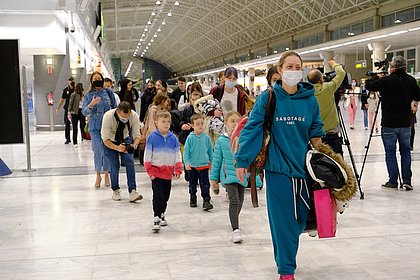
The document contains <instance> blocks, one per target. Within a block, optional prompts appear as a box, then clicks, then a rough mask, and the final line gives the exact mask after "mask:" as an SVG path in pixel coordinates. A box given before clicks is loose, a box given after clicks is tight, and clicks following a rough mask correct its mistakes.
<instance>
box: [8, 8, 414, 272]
mask: <svg viewBox="0 0 420 280" xmlns="http://www.w3.org/2000/svg"><path fill="white" fill-rule="evenodd" d="M9 41H15V42H17V44H16V46H17V53H18V59H19V65H17V67H16V69H19V71H17V73H18V74H17V75H18V81H20V87H19V86H18V87H17V89H18V98H15V97H13V98H14V99H13V98H11V96H12V94H14V93H12V92H10V91H6V90H5V89H6V88H7V86H2V88H1V89H0V95H3V96H6V95H7V94H10V97H7V98H11V99H13V100H15V99H16V100H18V101H19V102H21V104H20V103H19V106H15V107H17V108H18V110H17V111H16V113H15V114H14V115H10V113H8V115H4V114H2V113H0V116H1V119H3V120H2V121H1V122H0V123H2V122H3V123H4V121H13V120H17V122H21V123H22V125H20V128H19V127H17V128H10V126H9V130H10V131H11V132H10V133H9V131H5V130H4V129H3V128H5V127H7V126H5V125H3V124H2V125H1V127H2V132H1V136H0V138H1V139H0V143H1V144H0V279H7V280H9V279H25V280H27V279H40V280H47V279H48V280H49V279H142V280H143V279H144V280H146V279H173V280H178V279H179V280H181V279H182V280H193V279H199V280H236V279H238V280H239V279H241V280H242V279H249V280H251V279H252V280H269V279H279V274H278V270H277V266H276V262H275V260H274V250H273V244H272V239H271V235H270V225H269V220H268V215H267V198H266V190H267V186H266V182H265V181H264V183H263V187H262V188H261V189H258V190H257V193H258V199H259V207H253V205H252V202H251V191H250V189H249V188H247V189H245V200H244V204H243V208H242V211H241V213H240V216H239V220H240V229H241V232H242V238H243V241H242V242H241V243H233V242H232V228H231V226H230V222H229V200H228V197H227V193H226V191H225V189H224V188H221V189H220V192H219V193H218V194H215V193H211V202H212V204H213V206H214V208H213V209H212V210H210V211H204V210H203V209H202V207H201V203H202V198H201V197H200V196H198V207H197V208H192V207H190V204H189V199H190V197H189V193H188V191H189V188H188V182H186V180H185V175H184V174H182V175H181V177H180V178H179V179H174V180H173V181H172V190H171V195H170V199H169V201H168V208H167V212H166V214H165V215H166V220H167V222H168V225H167V226H166V227H162V228H161V229H160V231H159V232H158V233H157V232H155V231H153V230H152V226H153V210H152V195H153V193H152V187H151V181H150V178H149V176H148V174H147V173H146V171H145V167H144V165H142V164H140V161H139V159H138V158H135V159H134V163H135V178H136V181H137V191H138V192H139V193H140V194H141V195H142V196H143V199H142V200H138V201H136V202H134V203H130V202H129V199H128V197H129V193H128V190H127V180H126V176H125V167H121V169H120V174H119V175H120V186H121V196H122V199H121V201H114V200H113V199H112V195H113V192H112V189H111V188H110V187H109V186H105V182H104V180H102V182H101V185H100V187H95V184H96V183H95V167H94V155H93V152H92V141H91V140H84V141H82V139H81V136H80V133H79V136H78V137H79V143H78V145H77V146H76V145H74V143H69V144H67V145H66V144H64V143H65V141H66V139H65V135H64V120H63V110H61V111H59V112H56V109H57V105H58V104H59V100H60V97H61V94H62V92H63V88H65V87H67V86H68V85H67V82H68V78H69V77H72V78H73V80H74V82H75V83H82V84H83V85H84V89H85V91H86V92H87V91H88V89H89V79H90V75H91V74H92V73H93V72H94V71H99V72H101V73H102V74H103V76H104V77H108V78H110V79H111V80H112V81H115V88H114V90H115V91H116V92H118V90H119V88H118V80H120V79H121V77H125V78H128V79H130V80H132V81H133V82H134V87H135V88H137V90H138V92H139V93H140V94H141V93H142V92H143V91H144V89H145V86H146V83H147V81H148V80H149V79H153V80H159V79H160V80H166V81H168V84H169V87H172V88H173V89H175V88H176V87H177V84H176V82H177V78H178V77H181V76H182V77H185V79H186V80H187V82H193V81H195V82H199V83H200V84H201V86H202V88H203V92H204V94H208V93H209V91H210V90H211V88H213V87H214V86H216V82H219V81H218V73H219V72H220V71H224V70H225V69H226V68H227V67H235V68H236V69H238V72H239V77H238V83H239V84H241V85H242V86H243V87H244V88H247V89H249V92H250V96H251V98H253V97H254V94H255V95H257V94H258V93H260V91H261V92H262V91H263V90H265V89H266V88H267V81H266V74H267V69H268V68H269V67H270V66H273V65H275V63H277V61H278V60H279V57H280V55H281V54H282V53H283V52H285V51H288V50H293V51H296V52H298V53H299V54H300V55H301V57H302V59H303V68H304V69H303V70H304V80H305V77H306V73H307V71H308V70H309V69H311V68H317V67H322V66H324V69H323V71H324V73H327V72H330V71H332V69H331V68H330V67H329V66H328V61H329V60H331V59H334V60H335V61H336V62H337V63H339V64H342V65H343V66H344V68H345V70H346V72H347V73H348V74H349V75H348V77H349V78H350V79H354V80H356V81H357V84H358V85H360V84H361V83H362V82H364V81H365V80H366V79H370V78H372V75H375V73H377V72H387V71H388V69H385V68H384V67H383V65H378V62H384V61H385V60H387V61H390V60H391V58H392V57H394V56H397V55H401V56H403V57H404V58H405V60H406V71H407V73H408V74H410V75H412V76H413V77H414V78H415V79H416V80H417V82H419V81H420V1H419V0H405V1H397V0H339V1H338V0H337V1H335V0H324V1H312V0H287V1H277V0H239V1H228V0H217V1H210V0H203V1H201V0H179V1H174V0H162V1H154V0H140V1H132V0H103V1H98V0H37V1H24V0H14V1H11V0H0V44H2V45H1V46H0V48H1V49H3V50H4V48H3V42H9ZM0 59H2V58H0ZM375 62H376V65H375ZM10 69H12V68H10ZM369 71H371V72H373V74H372V73H371V74H370V75H366V74H367V72H369ZM2 73H4V72H2ZM2 81H3V80H2ZM396 94H398V92H396ZM1 98H2V97H1ZM1 100H2V106H5V104H6V103H4V104H3V101H4V100H5V99H1ZM356 104H357V110H356V113H355V122H354V125H353V127H350V120H349V118H350V114H349V107H347V106H346V105H347V104H346V98H345V97H344V96H343V97H342V98H341V100H340V102H339V104H338V108H339V113H340V115H341V118H340V124H341V125H342V126H341V130H340V133H341V135H342V136H344V138H345V140H348V141H345V143H343V146H342V148H343V151H344V160H345V161H346V163H347V164H348V165H349V166H350V167H351V169H352V170H353V172H354V173H355V174H356V176H357V177H358V179H359V180H358V181H359V183H360V184H358V191H357V193H356V195H355V196H354V197H353V198H352V199H351V200H350V201H349V202H348V205H347V207H346V208H345V210H344V212H343V213H338V214H337V231H336V236H335V237H333V238H319V237H318V236H316V237H310V236H309V235H308V234H307V233H303V234H301V235H300V244H299V250H298V254H297V269H296V272H295V276H294V277H295V279H296V280H330V279H331V280H332V279H334V280H336V279H340V280H391V279H405V280H418V279H420V266H419V256H418V253H419V252H420V225H419V221H420V219H419V217H420V206H419V205H420V172H419V170H420V139H419V136H418V135H416V136H415V138H414V143H413V147H412V150H411V169H412V186H413V190H412V191H409V190H407V189H405V188H384V187H381V185H382V184H384V183H385V182H387V181H388V172H387V166H386V163H385V150H384V145H383V142H382V139H381V127H379V130H375V129H372V130H370V129H368V128H367V127H366V125H365V123H364V119H363V111H362V110H361V101H360V97H357V98H356ZM135 106H136V110H137V112H140V108H141V104H140V100H139V101H137V102H135ZM11 107H12V106H11ZM10 110H12V109H10ZM7 112H9V111H7ZM15 116H18V117H16V118H15ZM381 117H382V112H381V109H379V110H378V114H377V118H378V120H380V119H381ZM418 128H419V126H418V125H417V123H414V129H418ZM12 130H13V131H12ZM15 130H16V131H17V132H16V133H15ZM9 134H10V135H9ZM12 134H13V135H12ZM16 135H17V136H20V140H18V141H10V140H9V139H12V138H13V139H15V138H16V137H15V136H16ZM273 137H275V135H274V136H273ZM18 138H19V137H18ZM397 159H398V161H400V155H399V152H398V149H397ZM8 171H10V172H8Z"/></svg>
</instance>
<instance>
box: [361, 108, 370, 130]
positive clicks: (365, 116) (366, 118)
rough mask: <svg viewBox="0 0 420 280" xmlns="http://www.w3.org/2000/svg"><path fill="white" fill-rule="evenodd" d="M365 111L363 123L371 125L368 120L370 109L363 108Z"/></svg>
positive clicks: (367, 125)
mask: <svg viewBox="0 0 420 280" xmlns="http://www.w3.org/2000/svg"><path fill="white" fill-rule="evenodd" d="M362 111H363V124H364V125H365V128H366V127H369V122H368V110H362Z"/></svg>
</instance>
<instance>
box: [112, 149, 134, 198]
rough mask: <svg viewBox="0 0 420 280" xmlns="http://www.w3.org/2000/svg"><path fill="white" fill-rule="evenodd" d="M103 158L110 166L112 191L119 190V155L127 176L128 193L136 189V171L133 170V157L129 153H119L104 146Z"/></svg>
mask: <svg viewBox="0 0 420 280" xmlns="http://www.w3.org/2000/svg"><path fill="white" fill-rule="evenodd" d="M104 153H105V158H106V159H107V160H108V162H109V163H110V165H111V172H110V177H111V188H112V190H113V191H115V190H119V189H120V185H119V174H120V155H121V160H122V162H123V163H124V164H125V173H126V176H127V185H128V192H130V193H131V191H132V190H135V189H136V171H135V169H134V155H133V154H129V153H120V152H117V151H116V150H112V149H110V148H108V147H106V146H104Z"/></svg>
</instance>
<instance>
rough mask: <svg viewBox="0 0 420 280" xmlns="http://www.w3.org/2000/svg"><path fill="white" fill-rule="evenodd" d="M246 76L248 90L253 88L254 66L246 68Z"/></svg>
mask: <svg viewBox="0 0 420 280" xmlns="http://www.w3.org/2000/svg"><path fill="white" fill-rule="evenodd" d="M248 78H249V87H248V88H249V90H250V91H251V89H253V88H254V78H255V68H254V67H250V68H248Z"/></svg>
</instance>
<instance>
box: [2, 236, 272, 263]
mask: <svg viewBox="0 0 420 280" xmlns="http://www.w3.org/2000/svg"><path fill="white" fill-rule="evenodd" d="M271 244H272V242H271V240H270V241H267V242H265V243H264V242H258V243H254V244H251V243H250V245H253V246H255V245H258V247H263V246H264V245H271ZM225 247H226V245H220V246H214V245H213V244H212V245H210V244H209V245H208V246H201V247H193V248H178V249H176V248H174V249H160V250H158V252H161V253H162V252H163V253H176V252H179V251H182V252H185V251H189V250H200V249H208V248H212V249H213V248H225ZM232 247H235V246H234V245H232ZM143 249H144V248H143ZM143 249H142V250H139V251H130V252H118V253H103V254H86V255H74V256H56V257H43V258H42V257H41V258H25V259H12V260H0V264H1V263H7V262H26V261H42V260H54V259H72V258H90V257H105V256H119V255H131V254H140V253H156V252H157V251H156V248H155V247H153V248H149V249H147V250H143Z"/></svg>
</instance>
